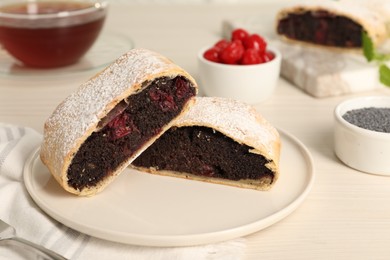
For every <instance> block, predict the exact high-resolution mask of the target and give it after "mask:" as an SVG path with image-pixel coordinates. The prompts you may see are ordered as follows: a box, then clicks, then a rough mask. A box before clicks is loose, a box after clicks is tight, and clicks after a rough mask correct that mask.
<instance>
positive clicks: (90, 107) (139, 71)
mask: <svg viewBox="0 0 390 260" xmlns="http://www.w3.org/2000/svg"><path fill="white" fill-rule="evenodd" d="M179 73H182V74H184V75H185V76H186V77H188V78H190V79H191V80H193V79H192V78H191V77H190V76H189V75H188V74H187V73H186V72H184V71H183V70H182V69H181V68H179V67H178V66H176V65H175V64H174V63H172V62H171V61H170V60H168V59H166V58H165V57H163V56H161V55H159V54H157V53H154V52H151V51H149V50H145V49H133V50H131V51H129V52H128V53H126V54H124V55H123V56H121V57H120V58H119V59H118V60H117V61H116V62H115V63H113V64H111V65H110V66H109V67H107V68H106V69H104V70H103V71H102V72H101V73H99V74H98V75H97V76H95V77H94V78H92V79H90V80H89V81H87V82H85V83H84V84H82V85H81V86H80V88H79V89H78V90H77V91H76V92H74V93H72V94H71V95H70V96H68V97H67V98H66V99H65V100H64V101H63V102H62V103H61V104H60V105H59V106H58V107H57V108H56V110H55V111H54V112H53V114H52V115H51V116H50V117H49V118H48V120H47V121H46V123H45V130H44V141H43V144H42V149H41V157H42V158H43V160H44V161H45V162H50V163H46V164H47V165H48V167H49V169H50V171H51V172H52V174H54V175H55V177H56V178H57V180H59V179H61V178H62V177H61V176H63V174H65V171H66V169H67V167H68V165H66V164H69V163H70V160H66V159H65V158H66V157H68V159H69V157H70V158H71V157H73V153H75V151H76V150H77V149H78V147H79V146H80V144H81V143H82V142H83V141H84V140H85V139H86V138H87V137H88V136H89V135H90V133H91V132H92V131H93V129H94V128H95V127H96V125H97V124H98V122H99V121H100V119H101V118H102V117H104V116H105V115H106V114H107V113H108V112H109V111H110V110H111V109H112V108H113V107H115V105H116V104H117V103H119V102H120V101H121V100H123V99H124V98H126V97H127V96H129V95H131V94H133V93H136V92H138V91H140V90H141V88H144V87H146V86H144V85H145V84H144V85H143V83H144V82H146V81H149V80H151V79H154V78H156V77H159V76H171V77H172V76H176V75H178V74H179ZM63 171H64V172H63Z"/></svg>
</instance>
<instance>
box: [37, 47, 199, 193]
mask: <svg viewBox="0 0 390 260" xmlns="http://www.w3.org/2000/svg"><path fill="white" fill-rule="evenodd" d="M196 93H197V85H196V83H195V81H194V79H193V78H192V77H191V76H190V75H189V74H188V73H187V72H185V71H184V70H183V69H181V68H180V67H178V66H177V65H175V64H174V63H172V62H171V61H170V60H168V59H167V58H165V57H163V56H161V55H160V54H157V53H155V52H152V51H149V50H145V49H133V50H131V51H129V52H128V53H126V54H124V55H123V56H122V57H120V58H119V59H118V60H117V61H115V62H114V63H113V64H111V65H110V66H108V67H107V68H106V69H104V70H103V71H102V72H100V73H99V74H97V75H96V76H95V77H93V78H91V79H90V80H89V81H87V82H85V83H84V84H82V85H81V87H80V88H79V89H78V90H77V91H76V92H74V93H72V94H71V95H70V96H68V97H67V98H66V99H65V100H64V101H63V102H62V103H61V104H60V105H59V106H58V107H57V108H56V109H55V111H54V112H53V114H52V115H51V116H50V117H49V118H48V119H47V121H46V123H45V127H44V139H43V144H42V147H41V154H40V155H41V159H42V161H43V163H44V164H45V165H46V166H47V167H48V169H49V170H50V172H51V174H52V175H53V176H54V177H55V179H56V180H57V181H58V182H59V183H60V185H61V186H62V187H63V188H64V189H65V190H67V191H69V192H71V193H74V194H77V195H93V194H95V193H97V192H99V191H101V190H102V189H103V188H104V187H106V186H107V185H108V184H109V183H110V182H111V181H112V180H113V179H114V178H115V177H116V176H117V175H118V174H119V173H120V172H121V171H122V169H123V168H125V167H127V166H128V164H130V162H131V161H132V160H133V159H134V158H135V157H137V155H138V154H139V153H141V152H142V151H143V150H144V149H146V148H147V147H148V146H149V145H150V144H151V143H152V142H153V141H154V140H155V139H157V138H158V137H159V136H160V135H161V134H162V133H163V132H164V131H165V130H166V129H168V128H169V127H170V126H171V124H172V120H173V119H175V118H177V117H179V116H180V115H181V114H182V113H184V112H185V111H186V110H187V109H188V107H189V105H190V104H191V103H192V102H193V97H194V96H195V95H196Z"/></svg>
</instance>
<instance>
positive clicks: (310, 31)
mask: <svg viewBox="0 0 390 260" xmlns="http://www.w3.org/2000/svg"><path fill="white" fill-rule="evenodd" d="M362 30H363V29H362V27H361V26H360V25H359V24H357V23H356V22H354V21H353V20H351V19H348V18H346V17H343V16H338V15H334V14H331V13H329V12H327V11H325V10H321V11H311V12H302V13H299V14H292V13H291V14H289V15H288V16H287V17H285V18H283V19H281V20H280V21H279V23H278V26H277V31H278V33H279V34H281V35H284V36H285V37H287V38H290V39H293V40H299V41H304V42H308V43H314V44H319V45H325V46H334V47H349V48H358V47H361V46H362Z"/></svg>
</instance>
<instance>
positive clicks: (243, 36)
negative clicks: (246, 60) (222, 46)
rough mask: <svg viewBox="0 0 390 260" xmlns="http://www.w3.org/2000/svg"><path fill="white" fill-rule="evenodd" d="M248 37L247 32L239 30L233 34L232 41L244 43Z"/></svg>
mask: <svg viewBox="0 0 390 260" xmlns="http://www.w3.org/2000/svg"><path fill="white" fill-rule="evenodd" d="M248 36H249V33H248V32H247V31H246V30H244V29H241V28H238V29H235V30H234V31H233V32H232V41H234V40H240V41H244V39H246V38H247V37H248Z"/></svg>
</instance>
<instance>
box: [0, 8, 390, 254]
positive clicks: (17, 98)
mask: <svg viewBox="0 0 390 260" xmlns="http://www.w3.org/2000/svg"><path fill="white" fill-rule="evenodd" d="M278 8H279V6H278V5H274V4H271V3H268V4H246V5H240V4H230V5H229V4H226V5H220V4H207V5H206V4H205V5H182V4H178V5H168V4H166V5H156V4H152V5H142V4H138V5H137V4H116V5H115V4H113V5H112V6H111V9H110V13H109V18H108V20H107V23H106V27H105V29H104V30H105V32H109V31H115V32H118V33H121V34H123V35H127V36H128V37H130V38H131V39H132V40H133V41H134V43H135V46H136V47H144V48H148V49H152V50H155V51H157V52H160V53H162V54H164V55H165V56H167V57H169V58H171V59H172V60H174V61H175V62H176V63H177V64H179V65H180V66H182V67H183V68H185V69H186V70H187V71H188V72H189V73H191V74H192V75H193V76H194V77H195V78H197V68H196V55H197V51H198V49H200V48H201V47H203V46H205V45H209V44H211V43H213V42H215V41H216V40H217V39H219V37H220V33H221V25H222V21H223V20H224V19H234V18H236V17H243V16H253V15H260V16H263V17H264V22H265V23H268V24H269V26H270V27H272V26H273V24H272V21H273V16H274V14H275V12H276V11H277V10H278ZM91 76H92V75H91V74H89V73H85V74H84V75H81V76H79V77H69V78H66V79H61V80H59V81H58V82H55V81H54V82H47V81H44V80H43V81H42V82H40V81H39V80H36V81H34V82H31V81H24V80H20V79H15V78H13V77H7V76H4V75H1V76H0V121H2V122H8V123H14V124H18V125H24V126H29V127H32V128H34V129H36V130H38V131H40V132H42V126H43V123H44V121H45V119H46V118H47V117H48V115H49V114H50V113H51V112H52V110H53V109H54V108H55V106H56V105H57V104H58V103H59V102H60V101H61V100H62V99H64V97H65V96H67V95H68V94H69V93H70V92H72V91H73V90H74V89H75V88H77V86H78V84H80V83H81V82H83V81H84V80H86V79H88V78H89V77H91ZM371 94H375V95H390V91H389V89H386V88H383V89H378V90H376V91H372V92H369V93H367V92H366V93H357V94H354V95H348V96H339V97H331V98H326V99H316V98H313V97H311V96H309V95H307V94H305V93H304V92H302V91H301V90H299V89H297V88H296V87H294V86H292V85H291V84H289V83H288V82H286V81H285V80H283V79H280V81H279V84H278V87H277V90H276V93H275V95H274V97H273V98H272V99H270V100H268V101H267V102H265V103H263V104H260V105H258V106H257V109H258V110H259V111H260V112H261V113H262V114H263V115H264V116H265V117H266V118H267V119H268V120H269V121H270V122H271V123H272V124H274V125H275V126H276V127H278V128H280V129H283V130H285V131H287V132H289V133H290V134H292V135H294V136H296V137H297V138H298V139H299V140H301V141H302V142H303V143H304V144H305V145H306V146H307V148H308V149H309V150H310V152H311V154H312V156H313V159H314V164H315V175H316V179H315V183H314V186H313V188H312V191H311V193H310V194H309V196H308V197H307V199H306V200H305V201H304V203H303V204H302V205H301V206H300V207H299V208H298V209H297V210H296V211H295V212H293V213H292V214H291V215H289V216H288V217H287V218H285V219H284V220H282V221H280V222H278V223H277V224H275V225H272V226H270V227H269V228H266V229H264V230H262V231H260V232H257V233H254V234H252V235H249V236H248V237H247V243H248V248H247V252H246V259H283V260H285V259H300V260H301V259H364V260H365V259H390V247H389V241H390V178H387V177H381V176H374V175H368V174H364V173H360V172H357V171H355V170H353V169H350V168H348V167H347V166H345V165H344V164H342V163H341V162H340V161H339V160H338V159H337V158H336V156H335V154H334V151H333V109H334V107H335V106H336V105H337V104H338V103H339V102H341V101H343V100H345V99H347V98H350V97H352V96H361V95H371ZM389 159H390V155H389Z"/></svg>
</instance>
